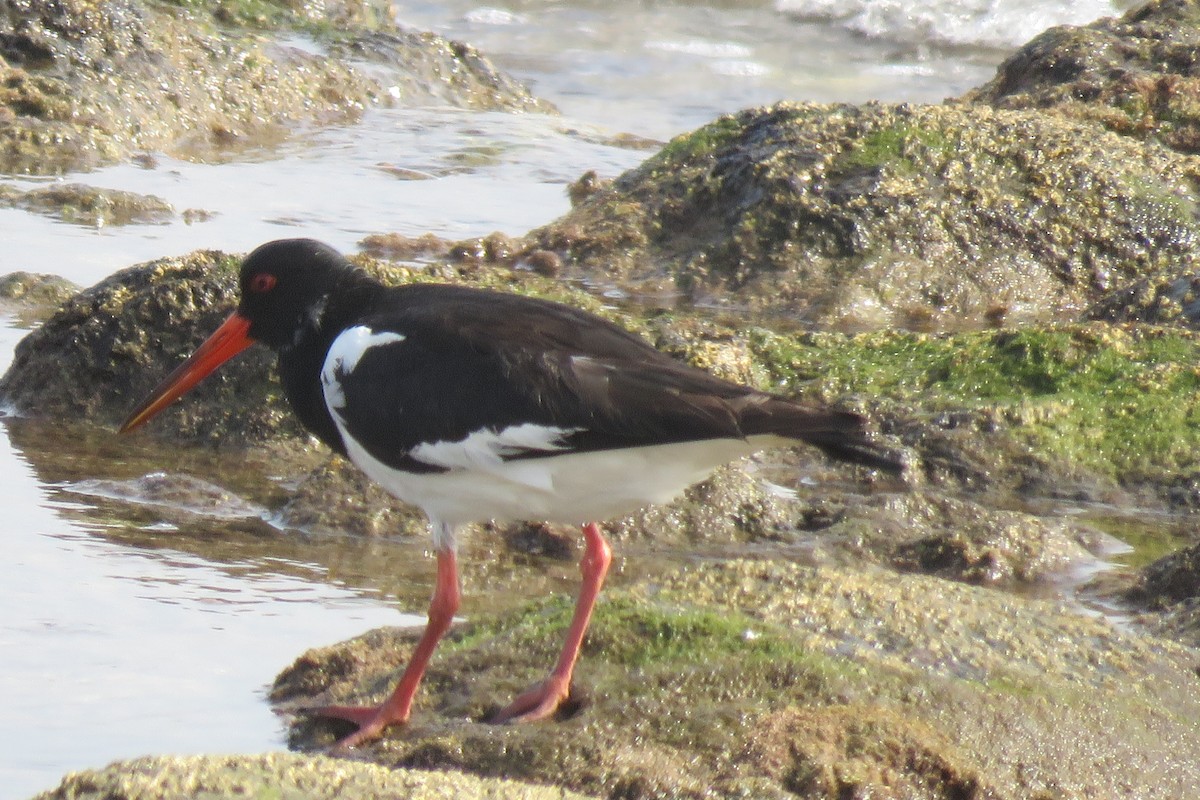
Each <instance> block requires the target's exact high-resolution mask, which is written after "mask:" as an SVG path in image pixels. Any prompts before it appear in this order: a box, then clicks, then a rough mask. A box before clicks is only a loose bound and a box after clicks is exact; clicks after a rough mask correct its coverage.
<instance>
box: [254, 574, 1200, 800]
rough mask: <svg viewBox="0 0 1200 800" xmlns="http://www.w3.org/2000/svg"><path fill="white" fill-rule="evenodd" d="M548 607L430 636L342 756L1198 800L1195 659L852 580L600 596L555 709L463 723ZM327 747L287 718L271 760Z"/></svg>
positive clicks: (732, 577) (533, 649) (299, 677)
mask: <svg viewBox="0 0 1200 800" xmlns="http://www.w3.org/2000/svg"><path fill="white" fill-rule="evenodd" d="M570 610H571V609H570V603H569V601H567V600H566V599H555V600H549V601H539V602H535V603H532V604H531V605H529V606H527V607H526V608H525V609H524V610H522V611H517V612H515V613H505V614H499V615H496V616H491V617H489V616H487V615H484V616H481V617H480V618H477V619H475V620H473V621H469V622H467V623H465V624H464V625H462V626H461V627H459V628H457V629H455V630H453V631H452V632H451V635H450V637H449V639H448V640H447V641H446V642H444V644H443V647H442V648H441V649H439V651H438V654H437V656H436V657H435V658H434V661H433V664H432V666H431V669H430V673H429V675H428V679H427V681H426V683H425V685H424V687H423V689H422V693H421V694H420V695H419V697H418V701H417V708H416V710H415V712H414V719H413V720H412V722H411V723H410V724H409V725H408V726H407V727H405V728H402V729H393V730H392V731H390V732H389V734H388V735H387V737H385V738H384V739H383V740H381V741H380V742H378V743H375V744H372V745H369V746H365V747H363V748H361V750H360V753H361V755H362V756H363V757H364V758H368V759H370V760H372V761H375V762H376V763H381V764H385V765H388V766H394V767H405V766H410V767H411V766H420V767H422V768H435V769H453V770H462V771H465V772H468V773H470V774H476V775H482V776H500V775H502V776H505V777H511V778H517V779H520V780H529V781H532V782H537V783H548V784H552V785H557V786H565V787H568V788H570V789H573V790H576V791H582V792H585V793H593V794H603V795H605V796H614V795H619V796H622V797H628V798H650V797H701V796H703V797H744V796H756V797H783V796H787V793H789V792H790V793H793V794H796V793H805V792H807V793H808V795H809V796H818V797H826V796H855V797H866V796H872V797H876V796H878V797H951V796H952V797H978V798H1000V799H1005V798H1014V800H1015V799H1016V798H1029V797H1037V796H1045V797H1051V796H1053V797H1056V798H1066V799H1068V800H1070V799H1071V798H1084V797H1093V796H1100V797H1110V796H1123V795H1130V796H1133V795H1136V796H1140V797H1154V798H1158V797H1161V798H1175V797H1182V796H1190V795H1192V794H1195V793H1196V792H1197V791H1200V768H1197V766H1196V759H1195V754H1196V753H1197V752H1200V733H1198V732H1197V729H1196V727H1195V725H1194V724H1193V720H1194V719H1195V717H1196V714H1197V713H1200V692H1197V682H1196V676H1195V672H1194V668H1195V664H1196V661H1197V657H1196V654H1195V651H1193V650H1190V649H1188V648H1185V647H1182V646H1179V645H1175V644H1172V643H1170V642H1167V641H1163V640H1158V639H1154V638H1153V637H1147V636H1134V635H1131V634H1129V633H1125V632H1122V631H1120V630H1118V629H1116V628H1114V627H1113V626H1111V625H1110V624H1108V623H1107V622H1105V621H1103V620H1099V619H1095V618H1090V617H1086V616H1083V615H1082V614H1078V613H1073V612H1070V611H1068V610H1065V609H1063V608H1061V607H1059V606H1056V605H1054V604H1052V603H1047V602H1042V601H1037V600H1031V599H1029V598H1025V597H1019V596H1011V595H1006V594H1003V593H1000V592H996V591H994V590H990V589H981V588H977V587H972V586H967V585H964V584H959V583H952V582H948V581H944V580H940V579H936V578H930V577H926V576H918V575H901V574H895V573H890V572H885V571H881V570H871V569H861V568H859V569H854V570H846V569H841V568H833V567H821V568H809V567H801V566H797V565H795V564H789V563H783V562H777V561H769V560H768V561H738V560H734V561H725V562H712V561H706V562H698V563H695V564H693V565H692V566H690V567H687V568H684V569H683V570H681V571H676V572H674V573H668V574H666V575H660V576H656V577H655V578H653V579H651V580H648V581H646V582H643V583H638V584H636V585H634V586H631V587H628V588H624V589H621V588H618V589H615V590H613V591H609V592H608V593H606V595H605V598H604V599H602V601H601V603H600V604H599V606H598V607H597V615H596V618H595V621H594V623H593V628H592V630H591V632H590V633H589V636H588V639H587V641H586V642H585V645H584V657H583V660H582V662H581V665H580V669H579V671H578V675H577V686H576V687H575V692H574V694H573V696H574V697H575V700H576V703H575V705H574V707H573V708H572V710H571V712H570V714H568V715H567V717H566V718H562V719H559V720H557V721H554V722H550V723H547V724H542V725H522V726H491V725H487V724H484V723H483V722H482V720H484V719H486V718H487V716H488V714H489V713H491V712H492V711H494V710H495V709H496V708H498V707H499V705H500V704H502V703H504V702H507V700H508V699H509V697H510V696H511V695H512V694H513V693H515V692H517V691H520V690H521V689H523V688H525V686H527V685H528V684H530V683H533V682H535V681H537V680H539V679H540V678H541V677H542V675H543V674H544V670H546V669H548V667H549V665H550V664H551V662H552V661H553V658H554V656H555V652H556V649H557V647H558V645H559V640H560V637H561V636H562V634H563V631H564V629H565V628H566V625H567V622H568V619H569V617H570ZM415 640H416V634H415V633H413V632H397V631H388V630H380V631H375V632H372V633H370V634H368V635H366V636H365V637H361V638H359V639H356V640H352V641H350V642H347V643H344V644H342V645H336V646H334V647H331V648H325V649H323V650H318V651H312V652H310V653H308V654H306V655H305V656H303V657H302V658H301V659H299V660H298V661H297V663H296V664H295V665H294V666H293V667H292V668H290V669H288V670H285V672H284V673H283V674H281V675H280V677H279V679H278V680H277V682H276V685H275V689H274V690H273V692H272V697H273V699H274V701H275V702H276V703H277V704H279V706H280V708H281V709H283V710H292V709H296V708H299V707H303V706H306V705H311V704H315V703H325V702H330V701H333V702H344V701H350V702H363V701H371V702H373V701H377V700H379V699H380V698H381V697H382V696H383V695H384V694H385V693H386V692H387V691H389V690H390V688H391V684H392V682H393V681H394V680H395V679H396V676H397V673H398V671H399V670H400V669H401V665H402V664H403V663H404V662H405V661H406V659H407V656H408V653H409V652H410V651H411V648H412V646H413V645H414V643H415ZM344 732H345V729H344V727H342V726H339V725H336V724H335V723H332V722H325V721H320V720H314V719H310V718H307V717H299V718H298V719H297V721H296V722H295V723H294V724H293V728H292V744H293V746H296V747H302V748H311V747H317V746H322V745H323V744H325V743H328V742H329V741H331V739H332V737H333V736H335V735H338V734H340V733H344ZM1164 741H1169V742H1171V747H1169V748H1164V747H1162V742H1164ZM1097 753H1102V754H1104V757H1103V759H1104V764H1105V767H1104V768H1103V769H1097V768H1096V758H1097V755H1096V754H1097ZM1164 776H1169V778H1166V779H1164Z"/></svg>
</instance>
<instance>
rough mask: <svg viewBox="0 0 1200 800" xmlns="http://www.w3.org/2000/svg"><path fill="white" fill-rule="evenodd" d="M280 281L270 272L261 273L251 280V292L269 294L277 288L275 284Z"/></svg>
mask: <svg viewBox="0 0 1200 800" xmlns="http://www.w3.org/2000/svg"><path fill="white" fill-rule="evenodd" d="M276 280H278V279H277V278H276V277H275V276H274V275H272V274H271V273H269V272H260V273H258V274H257V275H255V276H254V277H253V278H251V279H250V291H252V292H257V293H259V294H262V293H263V292H269V291H271V290H272V289H274V288H275V282H276Z"/></svg>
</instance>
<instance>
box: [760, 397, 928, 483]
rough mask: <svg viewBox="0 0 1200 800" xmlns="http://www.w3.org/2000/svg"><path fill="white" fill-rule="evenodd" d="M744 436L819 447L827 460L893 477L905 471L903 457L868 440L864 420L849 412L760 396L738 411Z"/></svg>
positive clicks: (868, 435)
mask: <svg viewBox="0 0 1200 800" xmlns="http://www.w3.org/2000/svg"><path fill="white" fill-rule="evenodd" d="M738 423H739V424H740V426H741V428H742V431H743V432H744V433H745V435H746V436H754V435H756V434H774V435H776V436H784V437H786V438H788V439H799V440H800V441H803V442H806V443H808V444H811V445H812V446H813V447H818V448H820V449H821V451H822V452H824V453H825V454H826V455H827V456H829V457H830V458H835V459H837V460H839V461H849V462H851V463H853V464H862V465H864V466H868V467H874V468H875V469H881V470H885V471H887V472H891V473H894V474H899V473H901V472H903V471H904V458H903V456H902V455H901V454H900V453H899V452H897V451H895V450H893V449H891V448H889V447H886V446H884V445H882V444H880V443H879V442H876V441H875V440H874V439H872V438H871V436H870V434H869V433H868V432H867V421H866V419H865V418H864V417H862V416H860V415H858V414H854V413H852V412H849V411H834V410H832V409H826V408H813V407H810V406H803V405H800V404H799V403H795V402H793V401H791V400H787V399H785V398H782V397H774V396H771V395H759V396H757V397H756V398H754V401H752V402H748V403H746V404H745V405H744V406H742V408H740V409H738Z"/></svg>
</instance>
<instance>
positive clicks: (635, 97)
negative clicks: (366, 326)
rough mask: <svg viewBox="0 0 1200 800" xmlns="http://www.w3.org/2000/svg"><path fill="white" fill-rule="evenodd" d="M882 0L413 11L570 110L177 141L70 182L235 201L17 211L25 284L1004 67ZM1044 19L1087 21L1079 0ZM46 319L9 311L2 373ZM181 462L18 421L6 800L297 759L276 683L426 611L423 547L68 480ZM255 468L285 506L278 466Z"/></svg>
mask: <svg viewBox="0 0 1200 800" xmlns="http://www.w3.org/2000/svg"><path fill="white" fill-rule="evenodd" d="M839 5H840V4H839ZM869 5H870V4H869V3H867V2H865V0H863V2H859V3H857V4H855V5H853V6H846V7H845V8H844V9H843V10H846V9H854V10H855V14H843V13H842V12H841V11H834V12H830V11H827V10H823V9H822V8H820V7H819V6H818V5H817V4H813V3H810V4H806V5H802V4H798V3H788V2H785V1H784V0H779V2H778V3H771V2H766V0H761V1H752V2H721V1H720V0H714V2H711V3H708V4H705V3H688V2H674V3H672V2H662V3H645V2H633V0H628V1H626V0H617V2H611V1H609V2H604V3H601V2H588V0H578V1H577V2H573V3H562V2H536V1H534V0H527V1H526V2H512V3H510V4H506V5H504V6H501V5H500V4H496V5H495V6H484V5H480V4H478V3H472V2H462V1H461V0H450V1H449V2H438V3H433V2H426V3H422V2H400V3H398V4H397V13H398V16H399V18H400V19H402V20H404V21H406V22H408V23H411V24H413V25H414V26H417V27H421V28H425V29H432V30H436V31H438V32H441V33H445V34H447V35H450V36H453V37H457V38H462V39H466V40H468V41H470V42H472V43H474V44H476V45H477V46H478V47H479V48H480V49H481V50H483V51H484V52H485V53H488V54H489V55H491V56H492V57H494V59H495V61H496V62H497V63H498V64H499V65H500V66H501V67H502V68H504V69H507V70H509V71H510V72H512V73H514V74H516V75H517V76H518V77H520V78H522V79H524V80H526V81H527V82H529V83H530V84H531V85H532V87H533V89H534V91H535V92H536V93H538V94H539V95H541V96H543V97H545V98H548V99H550V100H551V101H553V102H554V103H555V104H557V105H558V107H559V108H560V109H561V110H562V112H563V116H561V117H547V116H539V115H506V114H479V113H468V112H460V111H449V110H444V109H437V110H430V109H417V110H412V109H410V110H375V111H370V112H368V113H367V114H366V115H365V117H364V119H363V121H362V123H361V124H359V125H356V126H353V127H340V128H328V129H319V130H311V131H306V132H301V133H298V134H297V136H295V138H293V139H292V140H290V141H289V142H287V143H286V144H284V145H283V146H282V147H280V148H278V149H273V150H262V151H259V152H254V151H253V150H252V151H250V152H248V153H243V154H242V155H241V156H239V157H238V158H236V159H232V160H230V161H229V162H227V163H223V164H208V165H206V164H195V163H189V162H186V161H179V160H174V159H170V158H166V157H163V156H160V155H156V156H154V158H153V160H152V161H150V162H147V164H145V165H143V166H135V165H121V166H115V167H111V168H108V169H104V170H100V171H98V172H96V173H92V174H87V175H71V176H66V178H65V180H67V181H79V182H86V183H89V184H93V185H97V186H104V187H112V188H119V189H126V190H131V191H136V192H142V193H149V194H156V195H159V196H161V197H163V198H165V199H166V200H168V201H169V202H170V203H171V204H172V205H174V207H175V208H176V210H177V211H180V212H182V211H184V210H185V209H200V210H203V211H205V212H209V213H211V214H212V216H211V217H210V218H209V219H207V220H206V221H203V222H195V223H193V224H190V225H189V224H186V223H184V222H183V221H176V222H172V223H169V224H162V225H134V226H128V227H123V228H111V227H110V228H104V227H101V228H95V227H86V226H78V225H69V224H65V223H62V222H59V221H56V220H53V219H50V218H47V217H42V216H38V215H33V214H30V213H27V212H24V211H13V210H0V245H2V246H3V251H4V253H5V256H6V258H5V262H4V265H3V271H11V270H18V269H24V270H31V271H37V272H52V273H56V274H60V275H63V276H65V277H68V278H70V279H71V280H74V281H76V282H78V283H81V284H85V285H86V284H90V283H93V282H95V281H96V280H99V279H100V278H102V277H104V276H106V275H108V274H109V273H111V272H112V271H113V270H116V269H119V268H122V267H125V266H129V265H131V264H133V263H136V262H138V261H141V260H146V259H150V258H156V257H160V256H164V255H171V254H177V253H183V252H187V251H190V250H193V249H196V248H219V249H223V250H228V251H244V250H248V249H249V248H251V247H253V246H255V245H257V244H259V243H261V242H263V241H266V240H268V239H272V238H278V237H281V236H295V235H306V236H314V237H317V238H321V239H325V240H327V241H329V242H330V243H332V244H334V245H335V246H338V247H340V248H342V249H345V250H352V249H354V247H355V245H356V242H358V240H359V239H361V237H362V236H364V235H365V234H368V233H379V232H389V231H398V232H401V233H405V234H421V233H425V232H433V233H435V234H438V235H440V236H445V237H449V238H465V237H468V236H473V235H483V234H487V233H489V232H491V231H494V230H501V231H505V232H508V233H511V234H520V233H523V232H525V231H526V230H528V229H530V228H533V227H536V226H537V225H540V224H543V223H545V222H547V221H549V220H551V219H553V218H554V217H556V216H558V215H559V214H561V213H563V212H564V211H565V210H566V209H567V200H566V196H565V191H564V187H565V185H566V184H567V183H568V182H570V181H572V180H574V179H575V178H577V177H578V176H579V175H580V174H581V173H583V172H584V171H586V170H588V169H595V170H597V171H598V172H599V173H600V174H601V175H605V176H611V175H616V174H618V173H619V172H621V171H622V170H624V169H626V168H628V167H631V166H633V165H635V164H637V163H639V162H640V161H641V160H642V159H643V158H644V157H645V152H644V151H639V150H634V149H628V148H623V147H616V146H612V145H609V144H605V142H606V141H608V140H609V137H610V136H611V135H612V134H617V133H628V134H634V135H636V136H642V137H649V138H655V139H666V138H669V137H670V136H672V135H675V134H677V133H680V132H683V131H686V130H689V129H692V128H694V127H695V126H697V125H700V124H702V123H704V122H707V121H709V120H711V119H712V118H714V117H715V116H717V115H718V114H720V113H723V112H728V111H734V110H737V109H739V108H743V107H748V106H752V105H756V104H760V103H765V102H772V101H775V100H778V99H784V98H790V99H796V100H814V101H853V102H858V101H864V100H868V99H873V98H874V99H882V100H908V101H914V102H921V101H936V100H940V99H941V98H943V97H945V96H948V95H956V94H959V93H961V92H963V91H965V90H966V89H968V88H970V87H971V86H972V85H975V84H978V83H980V82H982V81H984V80H986V79H987V78H988V77H990V75H991V73H992V71H993V69H994V67H995V64H996V63H998V61H999V60H1000V59H1001V58H1002V57H1003V54H1004V51H1003V50H1001V49H998V48H997V47H996V42H995V41H994V40H993V39H991V38H989V36H990V34H989V33H988V24H989V23H988V22H987V20H985V19H983V18H981V19H980V21H979V22H978V24H977V25H976V26H975V30H976V31H977V32H976V33H975V34H974V35H973V34H972V33H971V31H972V24H971V20H969V19H967V20H966V21H964V20H963V19H962V18H961V15H959V16H958V17H955V16H954V15H953V14H949V13H947V12H946V9H947V8H954V7H955V6H954V5H953V4H949V3H948V0H947V2H946V3H945V4H944V5H942V6H938V5H937V4H936V3H933V2H930V3H927V4H925V5H924V6H923V8H924V10H925V12H928V13H927V14H926V16H927V18H926V19H925V21H924V22H922V23H921V24H922V25H924V26H925V27H924V28H923V29H922V28H917V29H914V28H912V25H911V23H912V20H911V19H908V18H902V19H898V20H896V22H895V25H894V27H892V28H889V27H888V26H887V24H886V20H887V15H886V14H883V15H882V16H880V15H879V14H876V15H875V16H874V17H870V15H865V9H866V8H867V7H868V6H869ZM895 5H896V4H894V3H892V4H879V5H878V6H877V8H884V7H885V6H887V7H891V6H895ZM988 5H989V6H997V7H999V6H1003V7H1006V8H1009V7H1011V8H1026V7H1027V6H1028V4H1019V3H1015V2H1010V3H1007V4H1005V3H1001V4H996V3H992V4H988ZM1038 7H1039V8H1042V7H1044V8H1045V10H1046V11H1047V12H1056V13H1059V14H1066V13H1067V12H1068V11H1069V10H1070V8H1073V7H1074V4H1070V3H1045V4H1039V6H1038ZM1091 7H1096V4H1095V3H1093V4H1091ZM781 9H783V10H781ZM930 9H932V10H930ZM785 12H786V13H785ZM855 15H857V17H856V16H855ZM868 17H870V19H872V20H875V22H873V23H872V24H876V25H877V26H881V27H879V29H878V30H874V29H872V30H873V32H874V33H875V36H873V37H870V36H865V35H863V33H862V30H867V29H866V28H864V27H863V25H862V24H859V23H858V22H856V21H855V20H856V19H858V18H861V19H867V18H868ZM1065 18H1066V17H1059V19H1065ZM880 19H882V20H884V22H883V23H879V22H878V20H880ZM1048 21H1053V20H1050V19H1048ZM864 24H865V23H864ZM951 26H953V32H952V34H951V32H950V29H951ZM922 31H923V32H922ZM939 43H941V44H939ZM398 175H402V176H404V178H403V179H402V178H400V177H397V176H398ZM0 180H5V181H7V182H11V183H13V184H14V185H17V186H22V187H24V186H28V185H30V184H31V183H34V181H30V180H28V179H20V178H17V177H0ZM22 334H23V332H22V331H20V330H18V329H15V328H13V327H12V325H11V324H10V321H9V320H8V318H0V368H2V367H4V366H6V365H7V363H8V361H9V359H10V358H11V350H12V347H13V346H14V344H15V342H16V341H17V340H18V339H19V338H20V336H21V335H22ZM131 399H132V398H131ZM56 437H58V440H56ZM166 460H167V459H166V457H165V456H164V457H163V458H162V459H158V458H156V457H155V454H153V453H146V452H139V451H137V450H136V446H135V445H134V444H131V443H130V442H127V441H123V440H117V439H116V437H115V436H112V435H109V434H107V433H103V432H95V431H92V432H91V433H88V434H80V433H78V432H77V431H75V430H74V429H71V430H68V431H66V432H64V431H62V430H54V429H50V430H47V429H46V428H45V427H44V426H42V427H40V428H39V426H38V425H36V424H34V423H31V422H29V421H23V420H8V421H7V422H6V423H5V424H4V425H0V471H2V474H3V475H4V476H5V478H6V479H5V480H4V481H0V501H2V502H3V504H4V508H5V509H6V513H7V515H8V525H7V527H6V548H5V551H6V553H5V554H6V557H5V559H4V560H3V562H0V586H3V587H4V588H3V590H2V591H0V607H2V609H3V610H2V612H0V652H3V653H4V654H5V655H4V658H3V659H0V730H2V731H4V732H5V733H4V735H3V739H2V740H0V744H2V745H3V746H0V797H24V796H28V795H29V794H31V793H32V792H34V791H36V790H39V789H43V788H48V787H50V786H52V785H54V784H55V783H56V782H57V780H58V778H59V776H60V775H61V774H62V773H64V772H66V771H68V770H71V769H76V768H83V767H88V766H99V765H101V764H103V763H105V762H107V761H109V760H111V759H114V758H118V757H128V756H135V755H140V754H143V753H149V752H155V753H162V752H175V753H194V752H230V751H243V752H254V751H261V750H266V749H274V748H280V747H282V745H283V736H282V725H281V722H280V721H279V720H276V719H275V717H274V716H273V715H272V713H271V711H270V709H269V708H268V706H267V705H266V703H265V702H264V696H263V689H264V686H265V685H266V684H267V683H269V681H270V680H271V679H272V678H273V676H274V675H275V674H276V673H277V672H278V671H279V670H280V669H281V668H282V667H284V666H285V665H286V664H288V663H289V662H290V661H291V660H292V659H293V658H294V657H295V656H296V655H298V654H299V653H301V652H302V651H303V650H305V649H306V648H308V647H312V646H317V645H321V644H325V643H330V642H333V641H336V640H339V639H343V638H346V637H349V636H351V635H354V634H357V633H360V632H362V631H363V630H366V629H367V628H370V627H372V626H377V625H385V624H400V623H403V622H405V621H408V622H411V623H416V622H419V621H421V617H420V614H421V612H422V610H423V602H424V598H425V597H427V595H428V591H429V583H428V579H429V577H430V576H431V575H432V567H431V565H430V564H429V562H428V560H427V559H425V558H424V557H423V552H422V545H421V543H414V542H403V541H387V540H384V541H370V542H363V541H355V540H349V539H339V538H337V537H325V538H322V537H300V536H296V535H294V534H291V535H289V534H285V533H282V532H280V531H279V530H277V529H276V528H274V527H273V526H272V525H271V524H269V521H264V520H262V519H257V518H254V517H253V515H251V516H250V517H249V518H238V519H237V520H236V521H235V522H232V523H230V522H222V523H220V524H219V525H214V524H211V523H205V522H204V521H203V519H201V520H200V521H199V522H197V521H195V520H190V519H189V518H188V516H187V514H186V513H184V512H180V513H176V514H170V513H163V512H162V510H161V509H158V510H156V509H142V508H131V507H129V506H128V505H126V504H123V503H121V502H120V501H114V500H112V499H105V498H103V497H98V496H96V493H95V492H91V493H86V494H81V493H72V492H71V491H69V489H70V488H71V487H72V486H73V485H75V483H76V482H78V481H81V480H87V479H95V478H108V477H117V478H123V479H124V478H132V477H137V476H140V475H145V474H147V473H151V472H154V471H155V470H157V469H163V468H170V469H179V470H183V471H187V466H186V464H174V465H168V464H166V463H160V461H161V462H165V461H166ZM252 466H254V467H255V468H256V469H261V470H262V471H263V474H264V475H265V476H266V477H264V478H263V481H264V489H263V494H264V496H269V495H270V491H271V488H270V486H271V484H270V465H252ZM193 469H194V470H195V471H194V472H193V474H202V475H209V476H211V475H213V474H219V471H217V469H216V467H215V466H214V465H212V464H203V465H193ZM75 488H77V489H78V488H79V487H78V486H75ZM92 488H94V487H92ZM214 533H215V535H214ZM474 555H476V556H477V558H476V559H475V560H474V563H464V568H465V569H466V570H467V571H468V572H469V573H470V572H472V571H475V572H476V573H478V571H480V570H483V569H487V568H488V567H487V566H486V565H485V564H484V563H482V562H486V561H487V557H488V556H489V550H488V549H487V547H486V546H481V547H480V548H478V549H477V551H476V552H475V553H474ZM464 561H469V559H464ZM502 566H503V565H502ZM501 568H502V567H501ZM501 568H497V570H498V571H499V570H500V569H501ZM571 573H572V569H571V568H570V567H569V565H552V566H551V567H550V568H548V569H546V570H545V574H544V575H543V574H540V573H539V574H536V575H533V576H531V575H530V574H529V573H528V572H525V573H521V574H522V578H521V580H522V581H525V582H526V584H528V585H525V586H523V587H513V589H514V594H517V593H518V592H516V590H517V589H518V588H520V589H521V591H522V592H523V593H527V594H537V593H538V592H544V591H548V590H553V589H558V590H564V591H566V590H570V589H571V588H572V587H573V578H571ZM468 577H470V576H468ZM468 585H470V581H469V580H468ZM393 597H394V598H396V599H395V600H390V599H389V598H393ZM468 602H469V601H468ZM469 610H470V608H469V605H468V608H467V612H468V613H469ZM402 612H406V613H407V616H406V615H405V613H402Z"/></svg>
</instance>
